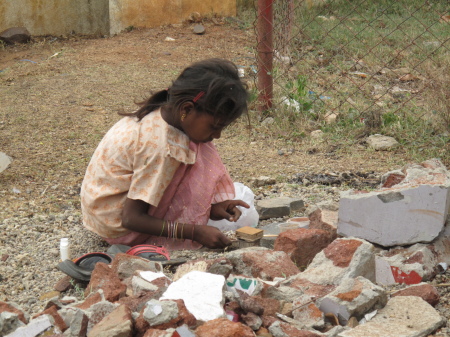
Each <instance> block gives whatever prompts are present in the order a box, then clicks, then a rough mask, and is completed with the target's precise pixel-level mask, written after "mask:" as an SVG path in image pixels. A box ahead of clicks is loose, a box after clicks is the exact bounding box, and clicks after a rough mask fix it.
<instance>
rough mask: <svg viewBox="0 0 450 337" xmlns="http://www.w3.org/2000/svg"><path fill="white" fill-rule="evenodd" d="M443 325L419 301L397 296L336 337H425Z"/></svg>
mask: <svg viewBox="0 0 450 337" xmlns="http://www.w3.org/2000/svg"><path fill="white" fill-rule="evenodd" d="M443 324H445V319H444V318H443V317H441V316H440V315H439V313H438V312H437V311H436V310H435V309H434V308H433V307H432V306H431V305H429V304H428V303H427V302H425V301H424V300H423V299H421V298H420V297H416V296H397V297H393V298H391V299H390V300H389V302H388V303H387V305H386V306H385V307H384V308H383V309H381V310H379V311H378V312H377V314H376V315H375V317H374V318H372V319H371V320H370V321H368V322H366V323H365V324H361V325H358V326H357V327H355V328H353V329H351V330H347V331H342V332H340V333H339V335H338V336H339V337H368V336H411V337H414V336H428V335H429V334H431V333H432V332H434V331H436V330H437V329H438V328H439V327H441V326H442V325H443Z"/></svg>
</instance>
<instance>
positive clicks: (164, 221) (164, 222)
mask: <svg viewBox="0 0 450 337" xmlns="http://www.w3.org/2000/svg"><path fill="white" fill-rule="evenodd" d="M165 226H166V220H163V225H162V229H161V234H159V236H161V235H162V234H163V232H164V227H165Z"/></svg>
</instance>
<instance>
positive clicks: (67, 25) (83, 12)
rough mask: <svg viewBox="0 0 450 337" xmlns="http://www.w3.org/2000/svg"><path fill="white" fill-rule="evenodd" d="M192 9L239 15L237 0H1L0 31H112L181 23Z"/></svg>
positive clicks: (200, 11) (45, 32)
mask: <svg viewBox="0 0 450 337" xmlns="http://www.w3.org/2000/svg"><path fill="white" fill-rule="evenodd" d="M192 12H198V13H200V14H202V15H206V14H211V13H217V14H219V15H223V16H235V15H236V0H0V32H1V31H3V30H5V29H8V28H11V27H25V28H27V29H28V31H29V32H30V33H31V35H67V34H71V33H74V34H86V35H109V34H116V33H119V32H121V31H123V30H124V29H125V28H127V27H130V26H134V27H146V28H149V27H156V26H160V25H164V24H169V23H181V22H183V21H184V20H186V19H187V18H188V17H189V16H190V14H191V13H192Z"/></svg>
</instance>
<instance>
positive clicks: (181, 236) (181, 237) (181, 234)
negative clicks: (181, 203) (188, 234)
mask: <svg viewBox="0 0 450 337" xmlns="http://www.w3.org/2000/svg"><path fill="white" fill-rule="evenodd" d="M183 230H184V224H181V233H180V239H181V240H183Z"/></svg>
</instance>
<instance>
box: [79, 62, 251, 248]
mask: <svg viewBox="0 0 450 337" xmlns="http://www.w3.org/2000/svg"><path fill="white" fill-rule="evenodd" d="M247 98H248V94H247V91H246V89H245V87H244V85H243V84H242V82H241V81H240V79H239V76H238V71H237V68H236V66H235V65H234V64H233V63H232V62H230V61H226V60H222V59H209V60H204V61H200V62H197V63H194V64H192V65H191V66H189V67H187V68H186V69H185V70H183V72H182V73H181V74H180V76H179V77H178V78H177V79H176V80H175V82H173V84H172V86H171V87H170V88H168V89H166V90H162V91H159V92H156V93H155V94H153V95H152V96H151V97H150V98H149V99H147V100H146V101H144V102H141V103H138V105H139V109H138V110H137V111H136V112H134V113H131V114H122V115H125V117H124V118H123V119H121V120H120V121H119V122H117V123H116V124H115V125H114V126H113V127H112V128H111V129H110V130H109V131H108V132H107V133H106V135H105V136H104V138H103V139H102V141H101V142H100V144H99V146H98V148H97V149H96V151H95V152H94V155H93V157H92V159H91V161H90V163H89V166H88V168H87V171H86V175H85V177H84V180H83V184H82V187H81V208H82V212H83V224H84V226H85V227H86V228H87V229H89V230H91V231H93V232H95V233H97V234H98V235H100V236H101V237H102V238H104V239H105V240H106V241H107V242H108V243H109V244H124V245H128V246H134V245H138V244H153V245H158V246H165V247H166V248H167V249H169V250H175V249H196V248H199V247H201V246H202V245H204V246H206V247H208V248H224V247H226V246H228V245H230V244H231V242H230V240H229V239H228V238H227V237H226V236H225V235H224V234H223V233H222V232H221V231H219V230H218V229H217V228H215V227H211V226H206V223H207V222H208V219H209V218H211V219H213V220H220V219H227V220H229V221H237V219H239V217H240V215H241V211H240V210H239V208H238V207H237V206H242V207H246V208H249V205H247V204H246V203H245V202H244V201H242V200H232V199H233V198H234V186H233V182H232V181H231V178H230V176H229V175H228V173H227V171H226V169H225V167H224V165H223V163H222V161H221V160H220V157H219V154H218V153H217V150H216V148H215V147H214V145H213V143H212V140H213V139H218V138H220V135H221V132H222V130H223V129H224V128H225V127H227V126H228V125H230V124H231V123H232V122H233V121H235V120H236V119H237V118H238V117H240V116H241V115H242V114H243V113H244V112H245V111H246V110H247Z"/></svg>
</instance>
